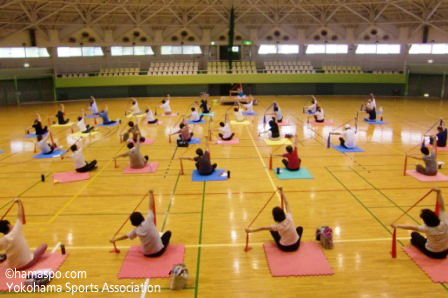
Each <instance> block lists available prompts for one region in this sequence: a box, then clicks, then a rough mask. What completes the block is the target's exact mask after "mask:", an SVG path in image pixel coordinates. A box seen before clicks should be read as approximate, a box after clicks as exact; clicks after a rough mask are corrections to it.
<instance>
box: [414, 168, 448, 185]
mask: <svg viewBox="0 0 448 298" xmlns="http://www.w3.org/2000/svg"><path fill="white" fill-rule="evenodd" d="M406 174H407V175H409V176H412V177H414V178H416V179H418V180H420V181H422V182H440V181H448V176H445V175H443V174H442V173H440V172H437V175H436V176H426V175H423V174H420V173H419V172H417V171H416V170H407V171H406Z"/></svg>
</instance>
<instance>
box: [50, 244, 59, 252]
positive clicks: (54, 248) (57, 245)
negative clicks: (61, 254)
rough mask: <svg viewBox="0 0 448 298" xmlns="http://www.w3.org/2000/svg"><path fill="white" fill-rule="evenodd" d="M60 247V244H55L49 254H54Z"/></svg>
mask: <svg viewBox="0 0 448 298" xmlns="http://www.w3.org/2000/svg"><path fill="white" fill-rule="evenodd" d="M60 245H61V242H58V243H56V245H55V246H54V247H53V249H52V250H51V253H52V254H54V253H55V251H56V250H57V249H58V247H59V246H60Z"/></svg>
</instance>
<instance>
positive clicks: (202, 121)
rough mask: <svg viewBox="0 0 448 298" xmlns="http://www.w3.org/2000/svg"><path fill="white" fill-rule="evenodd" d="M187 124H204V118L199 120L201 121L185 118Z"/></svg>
mask: <svg viewBox="0 0 448 298" xmlns="http://www.w3.org/2000/svg"><path fill="white" fill-rule="evenodd" d="M187 123H188V124H205V120H201V121H196V122H195V121H193V120H187Z"/></svg>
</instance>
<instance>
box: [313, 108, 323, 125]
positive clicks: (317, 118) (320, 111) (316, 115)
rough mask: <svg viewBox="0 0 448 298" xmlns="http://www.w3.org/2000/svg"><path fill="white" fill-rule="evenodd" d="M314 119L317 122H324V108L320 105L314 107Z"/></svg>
mask: <svg viewBox="0 0 448 298" xmlns="http://www.w3.org/2000/svg"><path fill="white" fill-rule="evenodd" d="M314 121H315V122H317V123H324V122H325V113H324V109H322V108H321V107H320V106H317V108H316V113H314Z"/></svg>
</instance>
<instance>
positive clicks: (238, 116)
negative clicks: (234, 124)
mask: <svg viewBox="0 0 448 298" xmlns="http://www.w3.org/2000/svg"><path fill="white" fill-rule="evenodd" d="M233 111H234V112H233V115H234V116H235V120H236V121H238V122H243V121H244V115H243V111H242V110H241V108H239V107H237V108H234V109H233Z"/></svg>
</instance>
